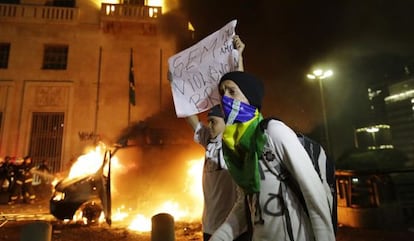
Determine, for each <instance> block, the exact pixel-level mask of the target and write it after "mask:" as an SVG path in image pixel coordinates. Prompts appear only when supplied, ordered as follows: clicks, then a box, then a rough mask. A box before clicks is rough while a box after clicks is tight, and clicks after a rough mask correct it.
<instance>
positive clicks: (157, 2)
mask: <svg viewBox="0 0 414 241" xmlns="http://www.w3.org/2000/svg"><path fill="white" fill-rule="evenodd" d="M147 5H148V6H154V7H163V6H164V1H163V0H147Z"/></svg>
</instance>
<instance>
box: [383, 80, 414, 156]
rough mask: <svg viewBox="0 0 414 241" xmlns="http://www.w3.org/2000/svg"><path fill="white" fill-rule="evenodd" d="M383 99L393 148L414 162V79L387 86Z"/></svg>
mask: <svg viewBox="0 0 414 241" xmlns="http://www.w3.org/2000/svg"><path fill="white" fill-rule="evenodd" d="M388 89H389V94H390V95H389V96H387V97H386V98H385V103H386V112H387V119H388V123H389V124H390V126H391V133H392V140H393V144H394V147H395V148H397V149H400V150H401V151H403V152H404V153H406V154H407V156H408V158H409V159H410V160H414V139H413V137H414V79H412V78H410V79H407V80H405V81H402V82H399V83H396V84H392V85H390V86H389V88H388Z"/></svg>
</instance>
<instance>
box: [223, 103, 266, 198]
mask: <svg viewBox="0 0 414 241" xmlns="http://www.w3.org/2000/svg"><path fill="white" fill-rule="evenodd" d="M222 102H223V109H224V112H225V114H224V115H225V118H227V124H226V129H225V130H224V132H223V154H224V161H225V162H226V164H227V167H228V170H229V172H230V174H231V176H232V177H233V179H234V180H235V182H236V183H237V184H238V185H239V186H240V187H241V188H243V190H244V191H245V192H246V193H257V192H259V191H260V174H259V158H260V156H261V154H262V151H263V146H264V143H265V141H266V138H265V135H264V134H263V131H261V129H260V128H259V123H260V122H261V121H262V119H263V117H262V115H261V114H260V112H259V111H258V109H256V108H254V107H252V106H250V105H247V104H243V103H241V102H240V101H236V103H235V100H233V99H231V98H229V97H225V96H223V100H222ZM229 103H230V104H229ZM234 103H235V104H234ZM241 105H246V106H247V107H248V108H244V110H247V111H241V108H240V107H241ZM226 106H227V107H226ZM233 106H234V107H235V108H232V107H233ZM243 107H244V106H243ZM226 109H227V110H226ZM252 109H254V111H253V112H252V113H250V111H251V110H252ZM232 111H233V113H235V114H232ZM230 116H235V117H234V118H229V117H230ZM250 116H251V117H250ZM243 120H245V121H243ZM233 122H235V123H233ZM229 123H232V124H229Z"/></svg>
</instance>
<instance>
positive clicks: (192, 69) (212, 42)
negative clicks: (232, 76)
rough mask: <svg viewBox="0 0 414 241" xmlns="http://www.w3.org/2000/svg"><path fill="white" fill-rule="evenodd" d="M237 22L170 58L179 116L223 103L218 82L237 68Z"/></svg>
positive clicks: (173, 91) (171, 79)
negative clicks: (234, 41)
mask: <svg viewBox="0 0 414 241" xmlns="http://www.w3.org/2000/svg"><path fill="white" fill-rule="evenodd" d="M236 24H237V20H233V21H231V22H229V23H228V24H226V25H225V26H224V27H222V28H221V29H219V30H217V31H216V32H214V33H212V34H210V35H209V36H207V37H206V38H204V39H203V40H201V41H200V42H198V43H197V44H195V45H193V46H191V47H190V48H188V49H185V50H183V51H181V52H179V53H178V54H176V55H174V56H172V57H170V58H169V59H168V66H169V78H170V81H171V89H172V94H173V99H174V106H175V111H176V114H177V117H187V116H190V115H193V114H198V113H201V112H203V111H206V110H208V109H209V108H210V107H212V106H214V105H216V104H218V103H220V96H219V93H218V86H217V85H218V82H219V80H220V78H221V76H223V75H224V74H225V73H227V72H229V71H232V70H235V69H237V63H238V61H237V60H238V51H237V50H236V49H234V47H233V36H234V35H235V28H236Z"/></svg>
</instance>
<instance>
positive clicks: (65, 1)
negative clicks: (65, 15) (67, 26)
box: [49, 0, 76, 8]
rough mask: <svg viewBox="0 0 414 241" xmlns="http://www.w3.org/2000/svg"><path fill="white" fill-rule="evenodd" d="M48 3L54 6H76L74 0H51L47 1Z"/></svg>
mask: <svg viewBox="0 0 414 241" xmlns="http://www.w3.org/2000/svg"><path fill="white" fill-rule="evenodd" d="M49 5H52V6H56V7H68V8H74V7H75V6H76V1H75V0H53V1H49Z"/></svg>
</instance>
